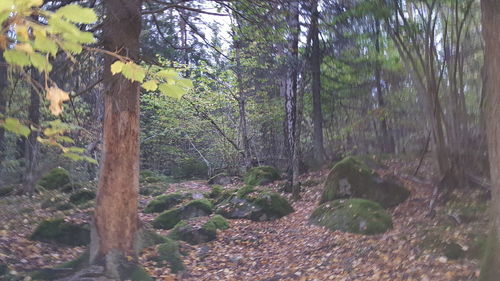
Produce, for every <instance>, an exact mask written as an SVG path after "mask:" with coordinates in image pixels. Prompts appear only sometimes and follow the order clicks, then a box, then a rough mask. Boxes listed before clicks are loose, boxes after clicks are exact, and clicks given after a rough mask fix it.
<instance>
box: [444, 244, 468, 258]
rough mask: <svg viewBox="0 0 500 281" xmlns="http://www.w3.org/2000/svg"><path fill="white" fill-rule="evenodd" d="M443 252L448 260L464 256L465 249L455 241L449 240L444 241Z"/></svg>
mask: <svg viewBox="0 0 500 281" xmlns="http://www.w3.org/2000/svg"><path fill="white" fill-rule="evenodd" d="M443 254H444V255H445V256H446V257H447V258H449V259H450V260H458V259H461V258H463V257H464V256H465V251H464V250H463V249H462V246H460V245H458V244H457V243H455V242H451V243H445V245H444V249H443Z"/></svg>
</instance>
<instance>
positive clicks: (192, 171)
mask: <svg viewBox="0 0 500 281" xmlns="http://www.w3.org/2000/svg"><path fill="white" fill-rule="evenodd" d="M207 172H208V169H207V166H206V165H205V163H203V162H202V161H200V160H198V159H195V158H184V159H179V160H178V161H177V165H176V166H175V167H174V168H173V169H172V173H173V174H174V177H176V178H179V179H192V178H205V177H206V176H207Z"/></svg>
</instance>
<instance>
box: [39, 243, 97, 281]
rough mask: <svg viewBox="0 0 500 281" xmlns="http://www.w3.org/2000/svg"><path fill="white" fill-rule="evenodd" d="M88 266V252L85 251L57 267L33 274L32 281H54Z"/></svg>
mask: <svg viewBox="0 0 500 281" xmlns="http://www.w3.org/2000/svg"><path fill="white" fill-rule="evenodd" d="M88 265H89V251H88V250H87V251H85V252H84V253H83V254H82V255H80V256H78V257H77V258H76V259H74V260H71V261H68V262H65V263H63V264H60V265H57V266H56V267H54V268H44V269H40V270H37V271H35V272H33V273H32V274H31V275H30V276H31V278H32V279H33V280H56V279H60V278H63V277H67V276H69V275H71V274H73V273H75V272H76V271H78V270H80V269H82V268H84V267H86V266H88Z"/></svg>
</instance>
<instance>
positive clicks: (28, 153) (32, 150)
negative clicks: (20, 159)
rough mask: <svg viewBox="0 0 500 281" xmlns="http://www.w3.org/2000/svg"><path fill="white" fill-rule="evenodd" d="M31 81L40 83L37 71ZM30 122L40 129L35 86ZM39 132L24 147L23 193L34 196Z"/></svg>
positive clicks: (33, 134) (31, 99)
mask: <svg viewBox="0 0 500 281" xmlns="http://www.w3.org/2000/svg"><path fill="white" fill-rule="evenodd" d="M31 79H32V80H33V81H40V80H41V79H40V74H39V73H38V71H37V70H35V69H32V70H31ZM28 120H29V122H30V125H31V126H32V127H35V128H38V127H39V125H40V93H39V92H38V90H37V89H36V86H35V85H33V86H32V87H31V91H30V105H29V107H28ZM37 137H38V131H36V130H32V131H31V132H30V134H29V136H28V138H27V139H26V142H25V145H24V162H25V170H24V178H23V193H25V194H30V195H31V194H33V193H34V192H35V184H36V182H35V181H36V175H35V172H36V167H37V164H38V158H37V157H38V147H39V143H38V140H37Z"/></svg>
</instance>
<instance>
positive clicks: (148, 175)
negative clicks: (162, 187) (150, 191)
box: [139, 170, 167, 183]
mask: <svg viewBox="0 0 500 281" xmlns="http://www.w3.org/2000/svg"><path fill="white" fill-rule="evenodd" d="M166 180H167V177H165V176H164V175H160V174H158V173H156V172H154V171H151V170H142V171H140V172H139V182H140V183H158V182H164V181H166Z"/></svg>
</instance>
